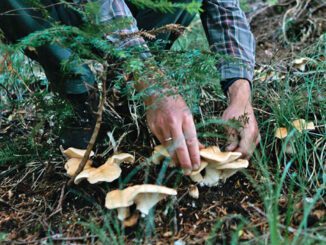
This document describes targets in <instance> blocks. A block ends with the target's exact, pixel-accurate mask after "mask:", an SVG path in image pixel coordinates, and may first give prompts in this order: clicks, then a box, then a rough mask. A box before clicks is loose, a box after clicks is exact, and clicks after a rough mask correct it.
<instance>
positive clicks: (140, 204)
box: [105, 184, 177, 220]
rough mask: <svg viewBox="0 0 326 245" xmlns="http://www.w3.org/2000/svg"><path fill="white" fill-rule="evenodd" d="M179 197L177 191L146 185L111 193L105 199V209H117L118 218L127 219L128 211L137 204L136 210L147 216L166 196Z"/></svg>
mask: <svg viewBox="0 0 326 245" xmlns="http://www.w3.org/2000/svg"><path fill="white" fill-rule="evenodd" d="M168 195H172V196H175V195H177V191H176V190H174V189H171V188H168V187H165V186H158V185H151V184H144V185H135V186H131V187H128V188H126V189H124V190H114V191H111V192H109V193H108V194H107V195H106V198H105V207H107V208H108V209H117V210H118V218H119V219H120V220H124V219H125V218H126V213H127V211H126V209H129V207H130V206H131V205H133V204H134V203H135V204H136V208H137V209H138V210H139V211H140V212H141V213H143V214H145V215H147V214H148V212H149V210H150V209H151V208H152V207H153V206H154V205H155V204H156V203H158V202H159V201H160V200H162V199H163V198H164V197H165V196H168Z"/></svg>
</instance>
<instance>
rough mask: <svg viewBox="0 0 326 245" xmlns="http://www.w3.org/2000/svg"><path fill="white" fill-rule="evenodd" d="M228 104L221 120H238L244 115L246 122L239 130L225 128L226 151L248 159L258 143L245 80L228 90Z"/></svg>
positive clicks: (256, 126) (239, 81) (257, 134)
mask: <svg viewBox="0 0 326 245" xmlns="http://www.w3.org/2000/svg"><path fill="white" fill-rule="evenodd" d="M228 92H229V96H230V104H229V106H228V108H227V109H226V110H225V111H224V113H223V116H222V119H223V120H229V119H238V118H239V117H241V116H243V115H246V116H247V117H248V121H247V122H246V123H245V124H244V125H243V126H244V127H243V128H240V129H239V130H236V129H232V128H227V134H228V146H227V148H226V149H227V150H228V151H237V152H241V153H242V156H243V157H245V158H248V159H249V158H250V157H251V155H252V153H253V151H254V150H255V148H256V146H257V144H258V143H259V141H260V134H259V130H258V125H257V121H256V118H255V115H254V110H253V108H252V105H251V102H250V92H251V91H250V85H249V83H248V81H246V80H238V81H236V82H234V83H233V84H232V85H231V86H230V88H229V91H228Z"/></svg>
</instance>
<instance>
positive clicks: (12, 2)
mask: <svg viewBox="0 0 326 245" xmlns="http://www.w3.org/2000/svg"><path fill="white" fill-rule="evenodd" d="M58 2H59V1H58V0H41V3H42V4H43V5H44V6H51V5H52V6H51V7H48V8H47V10H48V12H49V14H50V16H51V19H52V20H45V19H44V16H43V15H42V14H41V13H40V12H39V11H37V10H33V9H31V5H30V4H29V1H28V0H0V29H1V30H2V31H3V33H4V35H5V38H6V40H7V41H9V42H16V41H17V40H19V39H21V38H23V37H25V36H27V35H28V34H30V33H32V32H35V31H41V30H45V29H46V28H49V27H50V26H51V21H56V22H59V23H62V24H64V25H72V26H80V25H82V24H83V22H82V19H81V17H80V15H79V14H78V13H77V12H76V11H74V10H72V9H71V8H67V7H65V6H64V5H62V4H59V5H55V3H58ZM126 2H127V4H128V6H129V8H130V10H131V11H132V13H133V16H134V17H135V18H136V20H137V23H138V27H139V29H143V30H150V29H153V28H157V27H161V26H164V25H166V24H172V23H174V24H180V25H183V26H188V25H189V24H190V22H191V21H192V19H193V18H194V15H192V14H189V13H188V12H186V11H184V10H175V11H174V12H173V13H160V12H155V11H153V10H150V9H138V8H137V7H135V6H134V5H132V4H130V3H128V1H126ZM158 38H159V39H162V40H164V41H169V42H167V44H166V46H165V47H163V48H166V49H168V48H170V46H171V45H172V43H173V42H174V41H175V39H176V38H177V37H176V36H175V35H173V34H172V33H164V34H160V35H159V36H158ZM25 54H26V55H27V56H29V57H30V58H32V59H34V60H36V61H37V62H39V63H40V64H41V66H42V67H43V68H44V70H45V73H46V76H47V78H48V80H49V81H50V82H51V87H53V88H54V89H55V90H57V91H61V92H63V93H66V94H81V93H85V92H87V91H88V90H89V87H91V86H93V85H94V83H95V78H94V75H93V74H92V72H91V70H90V69H89V67H88V66H87V65H85V64H77V63H76V64H75V65H70V66H68V67H71V68H68V69H70V70H68V71H65V72H62V64H64V63H65V61H67V60H68V59H69V57H71V55H72V52H71V50H70V49H69V47H68V48H66V47H62V46H60V45H44V46H41V47H39V48H37V50H36V52H31V51H28V50H26V51H25Z"/></svg>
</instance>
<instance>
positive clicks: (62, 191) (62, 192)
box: [47, 184, 66, 219]
mask: <svg viewBox="0 0 326 245" xmlns="http://www.w3.org/2000/svg"><path fill="white" fill-rule="evenodd" d="M65 187H66V185H65V184H64V185H63V186H62V188H61V194H60V198H59V202H58V205H57V207H56V209H55V210H54V211H53V212H52V213H51V214H50V215H49V217H48V218H47V219H50V218H51V217H52V216H54V215H56V214H57V213H59V212H61V211H62V202H63V197H64V194H65Z"/></svg>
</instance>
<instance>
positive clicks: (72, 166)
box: [65, 158, 93, 176]
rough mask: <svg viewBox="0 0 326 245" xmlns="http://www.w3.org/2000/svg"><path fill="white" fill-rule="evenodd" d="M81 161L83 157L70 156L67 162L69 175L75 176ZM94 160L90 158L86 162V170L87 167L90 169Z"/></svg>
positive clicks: (66, 166) (66, 167)
mask: <svg viewBox="0 0 326 245" xmlns="http://www.w3.org/2000/svg"><path fill="white" fill-rule="evenodd" d="M80 162H81V159H80V158H70V159H69V160H68V161H67V162H66V164H65V169H66V170H67V174H68V175H69V176H74V174H75V173H76V171H77V169H78V166H79V164H80ZM92 163H93V162H92V160H88V161H87V162H86V165H85V167H84V170H85V169H89V168H91V167H92Z"/></svg>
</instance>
